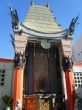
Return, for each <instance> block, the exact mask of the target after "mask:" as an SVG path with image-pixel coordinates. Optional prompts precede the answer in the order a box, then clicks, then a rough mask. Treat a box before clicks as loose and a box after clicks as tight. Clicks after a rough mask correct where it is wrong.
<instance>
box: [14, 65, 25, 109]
mask: <svg viewBox="0 0 82 110" xmlns="http://www.w3.org/2000/svg"><path fill="white" fill-rule="evenodd" d="M18 100H20V108H22V105H23V68H21V67H16V68H15V76H14V92H13V108H14V110H15V107H16V103H17V101H18Z"/></svg>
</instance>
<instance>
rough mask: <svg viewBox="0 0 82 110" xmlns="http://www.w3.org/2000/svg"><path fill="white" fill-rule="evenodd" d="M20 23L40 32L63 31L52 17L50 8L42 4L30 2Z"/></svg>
mask: <svg viewBox="0 0 82 110" xmlns="http://www.w3.org/2000/svg"><path fill="white" fill-rule="evenodd" d="M22 24H23V25H24V27H27V28H29V29H31V30H33V31H37V32H41V33H58V32H61V31H63V29H62V28H61V27H60V26H59V25H58V24H57V22H56V20H55V19H54V16H53V15H52V13H51V11H50V9H49V8H48V7H46V6H43V5H35V4H32V6H31V7H30V9H29V11H28V14H27V17H26V19H25V20H24V22H23V23H22Z"/></svg>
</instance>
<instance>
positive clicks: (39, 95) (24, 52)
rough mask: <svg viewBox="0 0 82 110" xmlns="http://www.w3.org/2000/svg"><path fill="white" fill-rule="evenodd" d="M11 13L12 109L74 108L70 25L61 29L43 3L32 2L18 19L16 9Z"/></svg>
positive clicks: (69, 109) (59, 109)
mask: <svg viewBox="0 0 82 110" xmlns="http://www.w3.org/2000/svg"><path fill="white" fill-rule="evenodd" d="M11 17H12V28H13V32H14V36H13V37H12V36H11V38H12V44H13V47H14V50H15V58H14V65H15V67H14V68H15V70H14V90H13V109H14V110H15V108H16V107H20V108H23V107H25V108H26V110H53V108H57V110H74V98H75V96H74V95H75V94H74V93H75V92H74V91H75V90H74V82H73V80H74V79H73V72H72V69H71V68H72V60H71V57H72V38H71V35H72V33H73V32H72V30H70V29H71V26H73V25H70V26H69V29H65V30H63V29H62V28H61V27H60V26H59V25H58V24H57V22H56V20H55V19H54V17H53V16H52V13H51V11H50V9H49V8H48V7H47V6H43V5H35V4H32V5H31V7H30V9H29V11H28V14H27V17H26V19H25V21H24V22H22V23H19V19H18V15H17V12H16V10H12V9H11ZM75 20H76V19H75ZM72 23H75V22H73V20H72V22H71V24H72Z"/></svg>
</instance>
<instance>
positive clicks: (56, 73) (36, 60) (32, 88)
mask: <svg viewBox="0 0 82 110" xmlns="http://www.w3.org/2000/svg"><path fill="white" fill-rule="evenodd" d="M26 52H27V58H26V66H25V77H24V84H25V88H24V93H25V94H26V95H33V94H34V93H36V94H38V93H40V92H44V93H47V94H56V102H57V103H58V104H59V105H57V106H58V107H57V108H58V110H63V108H62V107H61V103H62V102H63V97H62V96H63V91H62V80H61V69H60V57H59V48H58V47H57V46H52V47H51V48H50V49H43V48H42V47H41V46H40V45H39V44H38V43H37V44H32V43H28V47H27V49H26Z"/></svg>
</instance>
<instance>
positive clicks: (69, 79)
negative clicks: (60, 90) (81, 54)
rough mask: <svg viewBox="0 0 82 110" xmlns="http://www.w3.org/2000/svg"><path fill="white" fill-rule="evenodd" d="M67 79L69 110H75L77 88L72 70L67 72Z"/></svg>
mask: <svg viewBox="0 0 82 110" xmlns="http://www.w3.org/2000/svg"><path fill="white" fill-rule="evenodd" d="M65 79H66V88H67V97H68V99H67V104H68V110H74V103H75V88H74V79H73V72H72V71H70V70H65Z"/></svg>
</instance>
